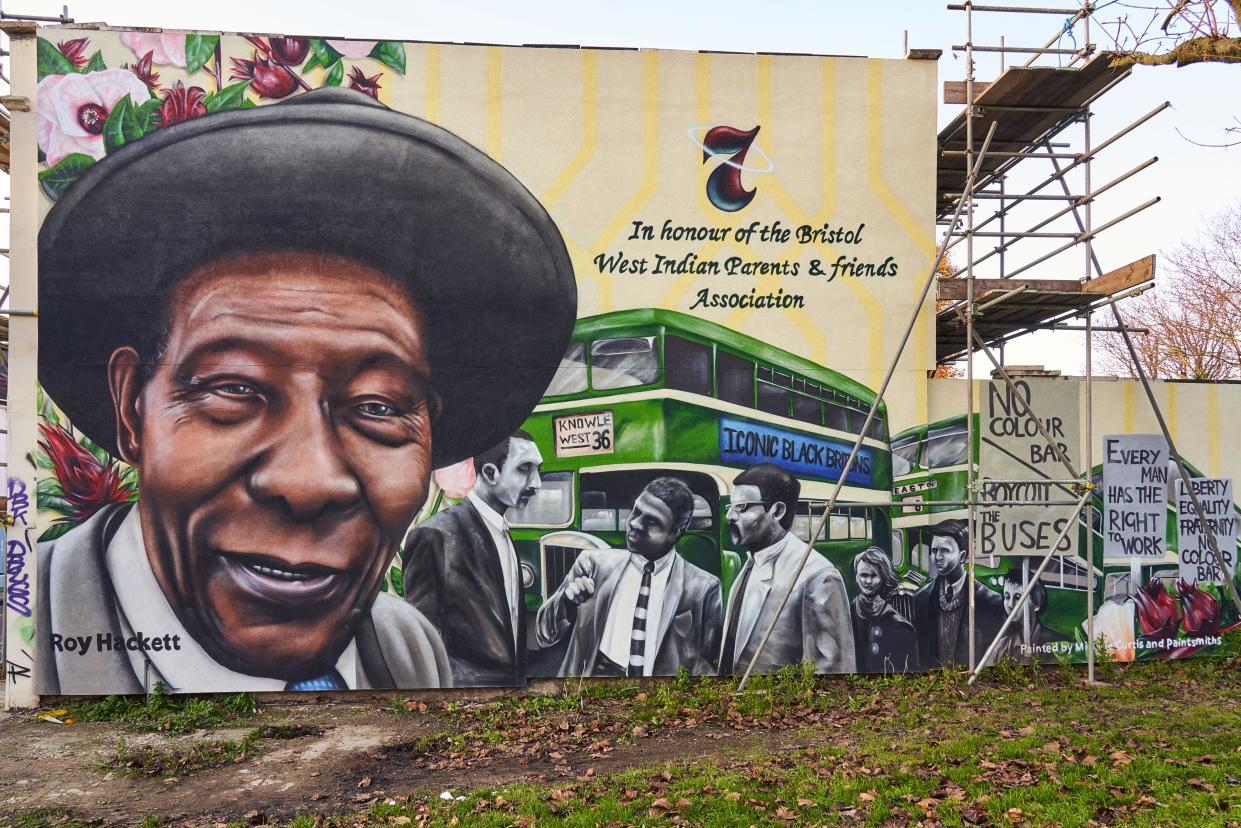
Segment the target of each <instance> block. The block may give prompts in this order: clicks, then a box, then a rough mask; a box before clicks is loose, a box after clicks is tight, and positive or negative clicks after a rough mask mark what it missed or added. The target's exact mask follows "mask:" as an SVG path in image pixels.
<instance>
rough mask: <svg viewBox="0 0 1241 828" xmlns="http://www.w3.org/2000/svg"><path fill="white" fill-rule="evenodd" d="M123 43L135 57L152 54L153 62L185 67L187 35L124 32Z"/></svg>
mask: <svg viewBox="0 0 1241 828" xmlns="http://www.w3.org/2000/svg"><path fill="white" fill-rule="evenodd" d="M121 43H124V44H125V45H126V46H128V47H129V48H130V50H131V51H133V53H134V56H135V57H139V58H140V57H142V56H143V55H145V54H146V53H147V52H150V53H151V60H152V61H154V62H155V63H158V64H169V63H171V64H172V65H173V66H184V65H185V35H183V34H160V33H157V32H122V33H121Z"/></svg>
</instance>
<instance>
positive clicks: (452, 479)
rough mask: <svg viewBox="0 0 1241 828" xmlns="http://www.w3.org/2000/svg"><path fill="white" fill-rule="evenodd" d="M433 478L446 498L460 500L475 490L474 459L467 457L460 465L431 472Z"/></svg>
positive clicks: (454, 464)
mask: <svg viewBox="0 0 1241 828" xmlns="http://www.w3.org/2000/svg"><path fill="white" fill-rule="evenodd" d="M431 477H432V479H433V480H435V485H436V486H439V487H440V489H441V490H442V491H443V492H444V497H451V498H453V499H454V500H460V499H461V498H463V497H465V496H466V495H468V494H469V493H470V490H471V489H473V488H474V481H475V474H474V458H472V457H467V458H465V459H464V460H462V461H461V462H460V463H453V464H452V465H451V466H445V467H444V468H442V469H436V470H435V471H433V472H431Z"/></svg>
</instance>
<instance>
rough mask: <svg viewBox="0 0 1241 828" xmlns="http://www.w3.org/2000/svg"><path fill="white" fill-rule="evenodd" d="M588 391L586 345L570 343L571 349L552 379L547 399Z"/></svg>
mask: <svg viewBox="0 0 1241 828" xmlns="http://www.w3.org/2000/svg"><path fill="white" fill-rule="evenodd" d="M585 390H586V345H585V343H582V342H570V343H569V349H568V350H567V351H565V352H564V357H562V358H561V360H560V367H559V368H557V369H556V376H554V377H552V382H551V385H549V386H547V392H546V393H545V394H544V395H543V396H545V397H555V396H556V395H558V394H580V393H581V392H583V391H585Z"/></svg>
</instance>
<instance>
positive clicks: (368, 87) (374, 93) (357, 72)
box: [349, 66, 383, 100]
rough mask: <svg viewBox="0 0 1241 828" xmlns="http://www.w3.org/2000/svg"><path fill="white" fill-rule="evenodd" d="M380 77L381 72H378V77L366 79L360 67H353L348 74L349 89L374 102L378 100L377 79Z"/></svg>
mask: <svg viewBox="0 0 1241 828" xmlns="http://www.w3.org/2000/svg"><path fill="white" fill-rule="evenodd" d="M382 77H383V72H380V73H379V74H378V75H374V76H372V77H369V78H368V77H367V76H366V73H365V72H363V71H362V67H360V66H355V67H353V69H352V70H351V71H350V72H349V88H350V89H356V90H357V91H358V92H363V93H365V94H367V95H370V96H371V97H372V98H374V99H375V100H379V79H380V78H382Z"/></svg>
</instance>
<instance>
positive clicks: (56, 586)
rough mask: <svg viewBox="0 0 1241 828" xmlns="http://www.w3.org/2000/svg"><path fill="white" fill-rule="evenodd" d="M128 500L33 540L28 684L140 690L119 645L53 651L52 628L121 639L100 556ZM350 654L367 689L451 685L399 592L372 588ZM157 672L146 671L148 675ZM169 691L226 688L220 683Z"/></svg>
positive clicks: (431, 638)
mask: <svg viewBox="0 0 1241 828" xmlns="http://www.w3.org/2000/svg"><path fill="white" fill-rule="evenodd" d="M129 509H130V507H129V506H128V505H125V506H109V507H106V508H104V509H101V510H100V511H99V512H98V513H96V514H95V515H93V516H92V517H91V518H90V519H89V520H87V521H86V522H84V523H83V524H82V525H80V526H77V527H75V528H73V529H72V530H70V531H69V532H66V533H65V534H64V535H62V536H61V537H60V538H58V539H56V540H54V541H48V542H45V543H41V544H39V606H38V610H37V618H38V626H37V627H36V633H35V635H36V637H37V641H36V647H37V650H36V654H35V689H36V691H37V692H38V693H40V694H42V695H90V696H95V695H104V694H109V693H116V694H125V693H142V692H144V689H143V686H142V682H143V677H142V676H139V675H135V674H134V671H133V668H132V667H131V666H130V663H129V658H128V656H127V655H126V653H125V652H123V651H115V650H104V651H102V652H101V651H99V649H98V648H97V647H91V648H90V650H89V651H88V652H87V653H86V654H85V655H81V654H79V653H76V652H60V653H57V652H55V651H54V649H53V647H52V642H51V635H52V633H53V632H55V633H58V634H60V635H62V636H64V635H75V636H78V635H80V636H87V635H89V636H91V637H92V638H94V637H95V636H97V635H100V634H103V635H107V634H111V635H112V636H113V637H114V638H124V633H123V632H122V625H121V622H120V618H119V616H118V615H117V610H116V599H115V592H114V591H113V587H112V580H111V578H110V577H109V575H108V567H107V566H106V564H105V562H104V552H105V550H106V549H107V543H108V541H109V540H110V539H111V537H112V535H113V534H114V533H115V531H116V528H117V527H118V526H119V525H120V522H121V520H122V519H124V517H125V514H126V513H127V512H128V511H129ZM354 634H355V639H356V641H357V645H358V659H359V661H360V662H361V664H362V669H363V671H364V672H365V674H366V678H367V681H368V683H369V684H370V686H371V687H373V688H377V689H378V688H392V689H395V688H406V687H408V688H416V687H451V686H452V673H451V671H450V669H449V666H448V656H447V655H446V654H445V652H444V645H443V643H442V642H441V641H440V637H439V634H438V633H436V632H435V629H434V628H433V627H432V626H431V624H430V623H429V622H428V621H427V620H426V619H425V618H423V616H422V614H421V613H419V612H418V611H417V610H415V609H414V608H413V607H410V606H408V605H407V604H406V603H405V602H404V601H401V600H400V599H399V598H394V597H393V596H391V595H385V594H382V593H381V594H380V595H379V596H378V597H377V598H376V600H375V603H374V605H373V606H372V607H371V611H370V614H369V615H367V616H366V617H364V618H363V619H362V621H361V622H360V623H359V624H358V626H357V628H356V629H355V631H354ZM158 678H159V676H153V677H152V681H154V680H155V679H158ZM176 689H177V690H183V691H193V690H195V689H201V690H204V691H213V692H214V691H226V690H229V689H231V688H227V687H204V688H194V687H179V688H176Z"/></svg>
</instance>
